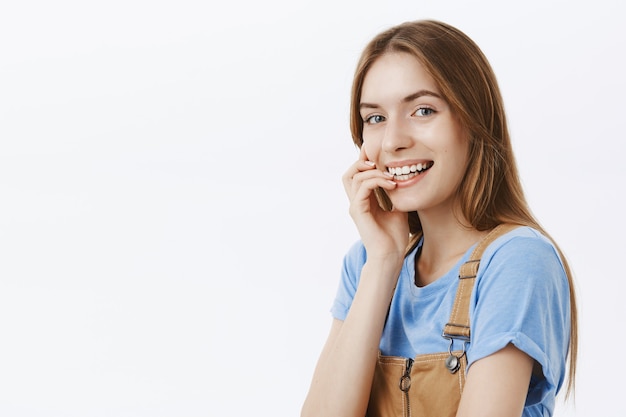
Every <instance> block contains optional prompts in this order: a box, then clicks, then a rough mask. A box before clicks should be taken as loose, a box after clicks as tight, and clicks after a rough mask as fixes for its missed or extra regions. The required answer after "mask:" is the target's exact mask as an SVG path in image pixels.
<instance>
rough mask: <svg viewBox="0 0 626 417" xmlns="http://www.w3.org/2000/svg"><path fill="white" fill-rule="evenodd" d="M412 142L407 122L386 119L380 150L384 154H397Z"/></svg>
mask: <svg viewBox="0 0 626 417" xmlns="http://www.w3.org/2000/svg"><path fill="white" fill-rule="evenodd" d="M412 142H413V140H412V138H411V133H410V129H409V128H408V126H407V122H406V121H404V120H402V119H397V118H395V119H391V118H390V119H388V120H387V123H386V126H385V136H384V137H383V142H382V150H383V151H384V152H389V153H393V152H397V151H399V150H402V149H406V148H408V147H410V146H411V143H412Z"/></svg>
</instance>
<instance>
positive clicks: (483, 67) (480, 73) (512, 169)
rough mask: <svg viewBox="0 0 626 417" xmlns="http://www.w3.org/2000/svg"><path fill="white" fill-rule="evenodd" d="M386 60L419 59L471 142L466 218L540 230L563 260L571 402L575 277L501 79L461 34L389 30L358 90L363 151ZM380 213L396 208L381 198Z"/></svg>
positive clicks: (355, 134) (364, 60)
mask: <svg viewBox="0 0 626 417" xmlns="http://www.w3.org/2000/svg"><path fill="white" fill-rule="evenodd" d="M387 52H405V53H408V54H411V55H412V56H414V57H416V58H417V59H418V60H419V61H420V63H421V64H422V65H423V66H424V67H425V68H426V70H427V71H428V73H429V74H430V75H431V76H432V77H433V79H434V80H435V82H436V83H437V85H438V86H439V88H440V90H441V93H442V96H443V97H444V99H445V100H446V101H447V102H448V104H449V105H450V106H451V108H452V111H453V112H454V113H455V114H456V115H457V117H458V119H459V121H460V123H461V125H462V126H464V128H465V129H466V131H467V132H468V137H469V155H468V160H469V161H472V163H470V164H467V167H466V171H465V175H464V176H463V179H462V181H461V184H460V186H459V188H458V190H457V198H458V200H459V202H460V208H461V212H462V214H463V216H464V218H465V219H467V220H468V221H469V222H470V224H471V225H472V226H473V227H474V228H475V229H477V230H489V229H492V228H493V227H495V226H496V225H498V224H500V223H513V224H519V225H525V226H530V227H533V228H535V229H537V230H539V231H540V232H541V233H543V234H544V235H546V236H547V237H548V238H550V239H551V240H552V241H553V243H554V244H555V246H556V248H557V251H558V252H559V255H560V257H561V261H562V263H563V266H564V268H565V272H566V274H567V278H568V281H569V291H570V309H571V335H570V345H569V375H568V385H567V395H569V394H570V393H571V392H573V389H574V385H575V384H574V381H575V375H576V358H577V352H578V330H577V328H578V319H577V308H576V296H575V290H574V282H573V277H572V272H571V270H570V267H569V265H568V262H567V259H566V258H565V256H564V255H563V253H562V252H561V250H560V249H559V247H558V245H556V242H554V240H553V239H552V238H551V237H550V236H549V235H548V233H547V232H546V231H545V230H544V229H543V228H542V227H541V225H540V224H539V222H538V221H537V220H536V219H535V218H534V216H533V214H532V213H531V211H530V209H529V207H528V203H527V202H526V198H525V196H524V192H523V189H522V185H521V183H520V179H519V174H518V171H517V165H516V163H515V158H514V156H513V150H512V146H511V140H510V137H509V131H508V127H507V122H506V116H505V112H504V105H503V100H502V96H501V94H500V89H499V87H498V83H497V81H496V77H495V75H494V72H493V70H492V68H491V65H490V64H489V62H488V61H487V58H486V57H485V56H484V54H483V53H482V51H481V50H480V48H479V47H478V46H477V45H476V44H475V43H474V42H473V41H472V40H471V39H470V38H469V37H468V36H467V35H465V34H464V33H463V32H461V31H459V30H458V29H456V28H454V27H452V26H450V25H448V24H445V23H442V22H438V21H433V20H420V21H415V22H406V23H403V24H401V25H398V26H395V27H393V28H390V29H388V30H386V31H384V32H382V33H380V34H379V35H378V36H376V37H375V38H374V39H372V40H371V41H370V43H369V44H368V45H367V46H366V47H365V49H364V51H363V53H362V55H361V58H360V60H359V62H358V65H357V69H356V72H355V76H354V82H353V85H352V97H351V110H350V130H351V132H352V139H353V141H354V143H355V144H356V145H357V146H359V147H360V146H361V145H362V143H363V137H362V134H363V121H362V119H361V115H360V113H359V105H360V101H361V89H362V87H363V80H364V79H365V75H366V74H367V71H368V70H369V69H370V67H371V66H372V64H373V63H374V62H375V61H376V60H377V59H378V58H379V57H380V56H382V55H383V54H385V53H387ZM377 197H378V199H379V201H380V202H381V205H383V206H386V207H387V208H389V207H390V204H391V203H390V201H389V200H388V198H387V197H386V195H385V194H384V192H382V191H381V190H379V192H378V193H377ZM409 226H410V231H411V234H412V235H413V237H414V238H413V239H412V243H414V241H415V237H416V236H418V235H420V234H421V224H420V221H419V217H418V215H417V213H416V212H412V213H409Z"/></svg>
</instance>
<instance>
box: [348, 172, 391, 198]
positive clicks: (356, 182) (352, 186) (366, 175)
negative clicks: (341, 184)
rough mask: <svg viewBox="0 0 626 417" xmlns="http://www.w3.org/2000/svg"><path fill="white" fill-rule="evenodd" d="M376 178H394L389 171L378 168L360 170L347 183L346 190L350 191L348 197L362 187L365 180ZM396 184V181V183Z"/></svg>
mask: <svg viewBox="0 0 626 417" xmlns="http://www.w3.org/2000/svg"><path fill="white" fill-rule="evenodd" d="M374 178H378V179H381V180H391V179H392V178H393V176H392V175H390V174H389V173H388V172H383V171H379V170H377V169H370V170H368V171H358V172H357V173H356V174H354V175H353V176H352V178H350V179H349V180H348V181H347V182H346V183H345V186H346V190H347V191H348V197H351V196H353V195H354V194H355V193H356V191H357V190H358V189H359V188H361V185H362V183H363V182H364V181H368V180H371V179H374ZM394 184H395V183H394Z"/></svg>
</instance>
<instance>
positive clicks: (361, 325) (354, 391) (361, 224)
mask: <svg viewBox="0 0 626 417" xmlns="http://www.w3.org/2000/svg"><path fill="white" fill-rule="evenodd" d="M343 183H344V188H345V190H346V193H347V194H348V198H349V199H350V215H351V216H352V218H353V220H354V222H355V224H356V226H357V229H358V230H359V234H360V236H361V240H362V241H363V244H364V246H365V248H366V252H367V261H366V262H365V264H364V266H363V269H362V270H361V275H360V279H359V284H358V287H357V289H356V293H355V295H354V298H353V300H352V305H351V307H350V311H349V312H348V315H347V317H346V319H345V321H343V322H341V321H340V320H335V321H334V322H333V325H332V328H331V331H330V334H329V336H328V340H327V341H326V344H325V346H324V349H323V350H322V354H321V355H320V358H319V360H318V363H317V367H316V369H315V372H314V375H313V380H312V382H311V387H310V389H309V393H308V395H307V398H306V400H305V402H304V405H303V407H302V416H303V417H308V416H315V417H324V416H329V417H351V416H358V417H362V416H364V415H365V413H366V410H367V404H368V400H369V394H370V390H371V385H372V379H373V375H374V368H375V364H376V359H377V356H378V345H379V343H380V337H381V334H382V330H383V327H384V324H385V317H386V314H387V309H388V308H389V302H390V300H391V297H392V294H393V290H394V288H395V285H396V282H397V279H398V275H399V273H400V270H401V268H402V263H403V260H404V251H405V250H406V246H407V244H408V237H409V230H408V219H407V214H406V213H399V212H385V211H383V210H381V209H380V207H379V206H378V203H377V202H376V199H375V197H374V193H373V190H375V189H376V188H378V187H382V188H384V189H387V190H389V189H393V188H395V183H393V182H392V181H389V177H388V176H386V175H385V173H383V172H382V171H380V170H378V169H376V168H375V166H374V165H373V164H371V163H368V162H367V157H366V156H365V152H364V150H363V149H362V151H361V156H360V158H359V160H358V161H357V162H356V163H355V164H353V165H352V166H351V167H350V169H349V170H348V171H347V172H346V174H345V175H344V177H343Z"/></svg>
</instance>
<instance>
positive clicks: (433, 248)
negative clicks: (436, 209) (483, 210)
mask: <svg viewBox="0 0 626 417" xmlns="http://www.w3.org/2000/svg"><path fill="white" fill-rule="evenodd" d="M420 222H421V225H422V232H423V235H424V241H423V244H422V249H421V253H420V255H419V258H418V259H416V260H415V273H416V275H415V282H416V284H417V285H419V286H425V285H428V284H430V283H431V282H433V281H435V280H437V279H438V278H439V277H441V276H443V275H444V274H446V273H447V272H448V271H449V270H450V269H451V268H452V267H453V266H454V265H456V263H457V262H458V261H459V259H461V257H462V256H463V255H464V254H465V252H467V250H468V249H469V248H470V247H472V245H474V244H475V243H476V242H478V241H479V240H480V239H481V238H482V237H483V236H484V235H486V234H487V233H488V231H483V232H481V231H478V230H476V229H475V228H473V227H472V226H470V225H469V222H467V221H462V220H461V221H459V219H457V218H456V217H454V216H453V215H450V216H446V218H440V219H433V218H432V217H431V218H429V216H423V215H422V214H421V213H420Z"/></svg>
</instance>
